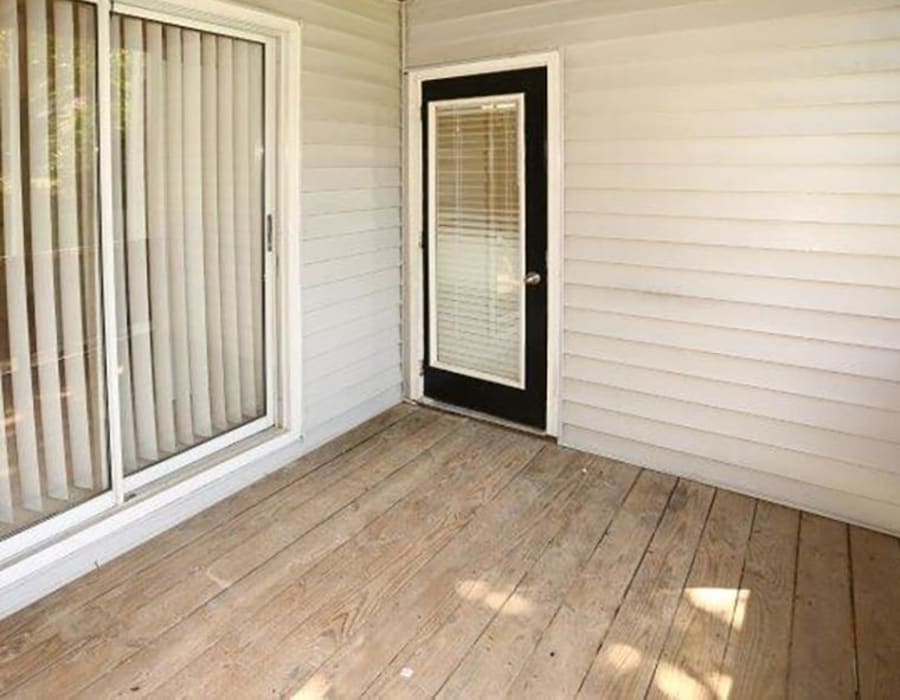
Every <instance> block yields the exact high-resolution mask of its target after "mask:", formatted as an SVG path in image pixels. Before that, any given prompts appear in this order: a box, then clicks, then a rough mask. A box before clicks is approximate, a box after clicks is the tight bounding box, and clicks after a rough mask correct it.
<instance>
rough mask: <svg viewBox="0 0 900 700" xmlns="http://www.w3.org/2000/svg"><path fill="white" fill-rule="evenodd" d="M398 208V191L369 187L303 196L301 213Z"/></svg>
mask: <svg viewBox="0 0 900 700" xmlns="http://www.w3.org/2000/svg"><path fill="white" fill-rule="evenodd" d="M399 206H400V190H399V189H398V188H396V187H392V188H386V187H369V188H365V189H359V190H343V191H331V192H316V193H313V194H305V195H303V211H304V212H305V213H306V215H307V216H316V215H319V214H339V213H342V212H350V211H370V210H372V209H390V208H391V207H398V208H399ZM398 242H399V241H398Z"/></svg>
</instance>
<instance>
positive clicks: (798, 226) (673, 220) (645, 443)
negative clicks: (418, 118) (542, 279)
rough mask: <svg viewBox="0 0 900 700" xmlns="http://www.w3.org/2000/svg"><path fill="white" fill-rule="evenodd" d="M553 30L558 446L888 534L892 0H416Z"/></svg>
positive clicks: (441, 23) (894, 190)
mask: <svg viewBox="0 0 900 700" xmlns="http://www.w3.org/2000/svg"><path fill="white" fill-rule="evenodd" d="M408 27H409V34H408V47H407V55H408V58H409V64H410V67H416V66H423V65H430V64H436V63H448V62H458V61H465V60H472V59H479V58H488V57H499V56H505V55H512V54H516V53H522V52H532V51H542V50H548V49H559V50H560V51H561V54H562V57H563V64H564V75H563V80H564V110H565V111H564V115H565V123H564V128H565V135H566V143H565V192H564V196H565V217H566V218H565V238H564V251H565V254H564V257H565V262H564V270H563V280H564V306H565V309H564V318H563V326H564V337H563V383H562V386H561V396H562V402H563V403H562V432H561V439H562V441H563V442H564V443H565V444H568V445H571V446H575V447H579V448H583V449H589V450H592V451H595V452H599V453H602V454H606V455H611V456H614V457H618V458H621V459H623V460H626V461H629V462H634V463H637V464H641V465H645V466H650V467H653V468H657V469H660V470H663V471H669V472H674V473H678V474H683V475H688V476H692V477H695V478H699V479H702V480H704V481H707V482H713V483H718V484H723V485H726V486H731V487H734V488H737V489H740V490H743V491H748V492H752V493H755V494H759V495H763V496H766V497H769V498H772V499H774V500H779V501H785V502H790V503H792V504H796V505H799V506H801V507H807V508H809V509H813V510H817V511H821V512H825V513H828V514H832V515H836V516H839V517H843V518H846V519H849V520H853V521H857V522H861V523H864V524H868V525H871V526H874V527H878V528H882V529H886V530H890V531H894V532H900V233H898V232H900V81H898V80H897V73H896V71H897V69H898V68H900V2H897V1H896V0H894V1H891V0H881V1H878V0H798V1H796V2H791V3H786V2H783V1H781V0H712V1H708V2H701V1H699V0H687V1H686V0H677V1H676V0H641V1H638V2H631V1H629V2H624V1H611V2H603V3H600V2H596V1H595V0H550V1H545V2H538V1H537V0H413V1H412V2H411V3H409V6H408Z"/></svg>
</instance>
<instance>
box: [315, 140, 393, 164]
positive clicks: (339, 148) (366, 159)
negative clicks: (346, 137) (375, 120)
mask: <svg viewBox="0 0 900 700" xmlns="http://www.w3.org/2000/svg"><path fill="white" fill-rule="evenodd" d="M303 154H304V158H305V160H306V165H307V166H308V167H310V168H336V167H346V168H365V167H373V168H396V167H399V166H400V149H398V148H392V147H390V146H377V145H374V144H361V145H349V146H348V145H331V144H329V145H322V144H310V145H308V146H306V147H304V151H303Z"/></svg>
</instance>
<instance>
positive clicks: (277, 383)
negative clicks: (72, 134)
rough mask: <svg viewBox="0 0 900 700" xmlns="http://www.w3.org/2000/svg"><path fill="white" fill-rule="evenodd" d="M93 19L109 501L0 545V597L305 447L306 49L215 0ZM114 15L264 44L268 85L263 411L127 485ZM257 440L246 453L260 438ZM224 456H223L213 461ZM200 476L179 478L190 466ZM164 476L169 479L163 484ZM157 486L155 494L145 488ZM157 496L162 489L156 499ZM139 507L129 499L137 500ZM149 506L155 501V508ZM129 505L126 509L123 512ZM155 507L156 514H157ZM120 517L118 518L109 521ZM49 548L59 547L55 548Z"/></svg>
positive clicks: (253, 13)
mask: <svg viewBox="0 0 900 700" xmlns="http://www.w3.org/2000/svg"><path fill="white" fill-rule="evenodd" d="M82 1H84V2H87V3H89V4H93V5H95V6H96V8H97V57H98V61H97V75H96V79H97V99H98V105H97V111H98V116H97V134H98V135H97V138H98V146H99V155H98V165H99V175H98V180H99V202H98V205H99V212H100V215H99V219H100V231H99V239H100V249H101V253H100V255H101V265H100V276H101V279H102V297H101V301H102V306H103V313H102V325H103V337H104V343H103V348H104V354H105V360H106V362H105V376H104V379H105V381H106V387H105V400H106V410H107V412H108V413H107V420H106V436H105V442H106V443H107V445H106V447H107V449H104V450H103V452H104V454H105V455H106V456H107V459H108V462H109V464H108V465H104V469H106V468H107V467H108V469H109V474H110V482H109V486H110V488H109V490H108V491H105V492H103V493H101V494H99V495H97V496H95V497H94V498H91V499H89V500H87V501H85V502H84V503H82V504H79V505H78V506H75V507H73V508H71V509H69V510H66V511H63V512H61V513H59V514H57V515H54V516H50V517H48V518H46V519H44V520H42V521H40V522H38V523H36V524H35V525H33V526H29V527H27V528H26V529H23V530H22V531H21V532H18V533H15V534H13V535H10V536H9V537H6V538H4V539H0V588H2V587H3V586H5V585H10V584H11V583H13V582H15V581H19V580H22V579H23V578H25V577H27V576H28V575H29V573H30V572H31V571H35V570H37V569H40V568H41V567H45V566H47V564H48V562H52V561H54V560H56V559H62V558H64V557H65V556H66V555H67V553H68V551H70V547H71V542H73V541H74V540H76V539H85V538H88V539H100V538H102V537H104V536H107V535H109V534H112V533H113V532H115V531H116V530H117V529H120V528H122V527H125V526H127V525H128V523H130V522H137V521H139V520H141V519H145V518H146V517H147V513H148V508H149V509H152V508H153V507H162V506H163V505H164V504H166V503H170V502H172V501H173V500H176V499H179V498H185V497H187V496H189V495H191V494H193V493H196V492H198V491H199V490H201V489H203V488H208V487H209V486H210V485H211V484H212V483H214V482H215V481H216V480H219V479H223V478H224V477H226V476H228V475H229V474H231V473H232V472H235V471H237V470H239V469H240V468H242V467H246V466H247V465H249V464H250V463H252V462H257V461H259V460H262V459H264V458H265V457H266V456H267V455H271V454H274V453H276V452H278V451H279V450H284V449H285V448H287V447H289V446H291V445H296V444H298V442H299V441H300V440H302V435H303V433H302V397H301V387H302V376H303V373H302V352H301V346H300V342H301V337H302V328H301V319H302V313H301V298H300V270H301V259H300V196H299V193H300V191H301V190H300V157H301V154H300V143H301V138H300V122H301V115H300V47H301V43H300V42H301V25H300V23H299V22H297V21H296V20H292V19H288V18H284V17H280V16H278V15H274V14H270V13H267V12H263V11H257V10H253V9H250V8H245V7H242V6H238V5H234V4H231V3H228V2H220V1H219V0H192V2H191V3H190V4H188V3H182V2H176V1H175V0H130V2H123V3H119V2H110V0H82ZM111 12H115V13H117V14H120V15H125V16H128V17H134V18H140V19H146V20H153V21H157V22H163V23H167V24H176V25H178V26H180V27H182V28H188V29H195V30H199V31H205V32H212V33H215V34H217V35H220V36H228V37H231V38H235V39H243V40H248V41H254V42H257V43H259V44H262V45H263V56H264V58H263V65H264V68H265V71H264V76H265V85H264V90H263V91H262V94H263V98H264V103H265V104H264V105H263V106H261V109H263V116H262V120H263V121H262V125H263V128H264V139H265V141H264V151H265V158H264V168H265V170H264V173H263V181H264V194H263V200H264V201H263V203H262V212H261V213H262V214H263V215H264V216H265V219H264V223H261V224H260V226H261V228H260V229H259V231H260V232H261V234H262V235H263V237H264V238H265V243H264V250H265V252H264V254H263V256H262V260H261V261H260V266H261V268H262V272H263V275H264V280H265V283H264V285H263V300H264V305H265V314H264V316H263V318H262V319H261V321H260V325H261V326H262V330H263V332H264V337H265V340H264V348H265V364H266V374H265V381H266V404H265V414H264V416H263V417H261V418H257V419H254V420H252V421H250V422H248V423H245V424H243V425H240V426H237V427H236V428H234V429H232V430H230V431H228V432H226V433H224V434H222V435H221V436H218V437H214V438H212V439H210V440H208V441H206V442H203V443H201V444H199V445H196V446H194V447H192V448H189V449H187V450H185V451H183V452H181V453H178V454H176V455H174V456H173V457H171V458H169V459H167V460H165V461H163V462H160V463H158V464H155V465H152V466H150V467H148V468H146V469H144V470H142V471H138V472H135V473H134V474H130V475H128V476H126V475H125V468H124V461H123V455H122V444H123V442H122V441H123V436H122V430H121V423H120V410H121V405H120V396H119V393H120V392H119V384H118V382H119V377H118V367H119V357H118V348H117V340H116V339H117V337H118V334H119V329H118V326H117V322H116V311H117V306H118V304H119V300H118V299H117V298H116V284H115V266H114V250H115V247H114V236H115V233H114V221H113V201H112V192H113V168H112V152H111V147H110V145H111V143H112V115H111V106H112V84H111V76H110V72H111V66H110V62H109V59H108V58H107V57H108V56H110V26H111V22H112V19H111ZM126 237H127V236H126ZM258 434H260V435H261V436H262V437H261V438H260V439H259V440H254V441H252V442H251V443H248V448H247V449H245V450H241V449H240V446H239V445H237V443H239V442H240V441H242V440H245V439H247V438H249V437H251V436H253V435H258ZM227 447H231V448H232V449H230V450H228V452H227V455H226V456H224V457H223V458H222V459H219V460H216V457H215V455H216V453H219V452H220V451H222V450H224V449H225V448H227ZM201 460H202V462H203V464H204V465H207V464H208V465H209V466H204V468H202V469H199V470H191V471H190V472H185V473H184V474H183V475H181V474H178V473H177V472H178V471H179V470H181V469H182V468H184V467H186V466H188V465H189V464H194V463H197V462H199V461H201ZM167 477H168V478H167ZM150 482H154V483H153V488H152V489H150V490H147V489H144V487H145V486H147V485H148V484H150ZM159 486H161V487H163V490H162V491H160V488H158V487H159ZM132 498H134V500H133V501H132ZM148 499H149V500H148ZM126 501H127V502H126ZM151 504H158V506H156V505H151ZM113 516H114V517H113ZM51 542H52V544H51Z"/></svg>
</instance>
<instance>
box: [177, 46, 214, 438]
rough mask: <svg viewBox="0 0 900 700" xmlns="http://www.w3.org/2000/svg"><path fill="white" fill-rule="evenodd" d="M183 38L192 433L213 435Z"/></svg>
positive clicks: (192, 109)
mask: <svg viewBox="0 0 900 700" xmlns="http://www.w3.org/2000/svg"><path fill="white" fill-rule="evenodd" d="M182 38H183V41H184V47H183V52H184V56H183V58H184V82H183V87H184V106H183V108H184V188H185V194H184V231H185V258H186V268H187V275H186V282H187V311H188V327H189V328H190V333H189V335H188V341H189V342H188V345H189V347H190V363H191V405H192V410H193V416H194V434H195V435H197V436H202V437H209V436H210V435H212V420H211V418H210V401H209V358H208V355H207V342H206V333H207V329H206V279H205V271H204V264H203V260H204V256H205V250H204V243H203V238H204V233H205V231H204V222H203V124H202V117H203V115H202V114H201V109H202V97H203V95H202V90H203V83H202V78H201V73H200V35H199V34H198V33H197V32H193V31H185V32H184V33H183V34H182Z"/></svg>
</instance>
